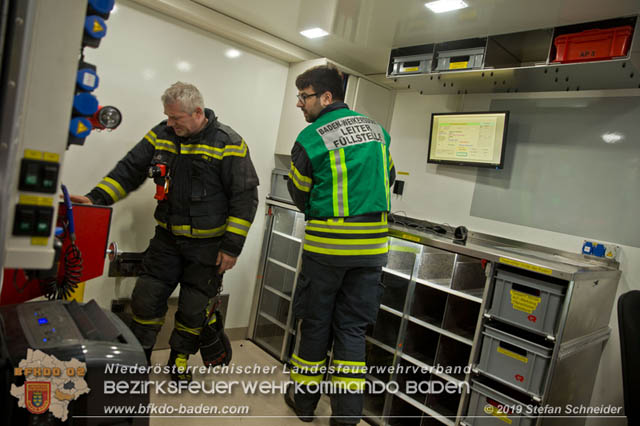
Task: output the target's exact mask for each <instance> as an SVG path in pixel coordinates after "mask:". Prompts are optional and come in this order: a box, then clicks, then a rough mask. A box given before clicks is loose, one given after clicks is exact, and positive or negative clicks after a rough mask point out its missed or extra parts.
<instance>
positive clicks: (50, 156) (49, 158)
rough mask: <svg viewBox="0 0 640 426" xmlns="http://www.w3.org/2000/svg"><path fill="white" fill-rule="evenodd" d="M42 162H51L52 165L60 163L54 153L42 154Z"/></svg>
mask: <svg viewBox="0 0 640 426" xmlns="http://www.w3.org/2000/svg"><path fill="white" fill-rule="evenodd" d="M44 161H51V162H52V163H59V162H60V154H56V153H55V152H45V153H44Z"/></svg>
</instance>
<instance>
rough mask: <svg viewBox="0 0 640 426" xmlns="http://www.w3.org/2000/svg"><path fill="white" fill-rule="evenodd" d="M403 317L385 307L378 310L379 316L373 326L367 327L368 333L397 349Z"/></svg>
mask: <svg viewBox="0 0 640 426" xmlns="http://www.w3.org/2000/svg"><path fill="white" fill-rule="evenodd" d="M401 321H402V318H400V317H399V316H397V315H395V314H392V313H390V312H387V311H385V310H383V309H380V310H378V318H377V319H376V323H375V325H373V326H370V327H369V328H368V329H367V335H368V336H371V337H372V338H374V339H376V340H377V341H379V342H380V343H382V344H384V345H387V346H389V347H390V348H393V349H395V347H396V343H397V341H398V334H399V332H400V322H401Z"/></svg>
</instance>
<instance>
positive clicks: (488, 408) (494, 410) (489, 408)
mask: <svg viewBox="0 0 640 426" xmlns="http://www.w3.org/2000/svg"><path fill="white" fill-rule="evenodd" d="M484 412H485V413H487V414H491V415H492V416H495V417H497V418H499V419H500V420H502V421H503V422H505V423H506V424H509V425H510V424H511V423H513V420H511V419H510V418H509V417H507V414H506V413H505V412H504V411H502V410H500V409H499V408H498V407H494V406H493V405H489V404H487V405H485V406H484Z"/></svg>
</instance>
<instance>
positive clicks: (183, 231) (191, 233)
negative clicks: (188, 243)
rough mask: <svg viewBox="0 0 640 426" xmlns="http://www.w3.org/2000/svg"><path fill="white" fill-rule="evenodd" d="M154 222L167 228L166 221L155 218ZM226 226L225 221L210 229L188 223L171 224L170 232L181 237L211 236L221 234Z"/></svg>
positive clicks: (219, 235)
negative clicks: (194, 226)
mask: <svg viewBox="0 0 640 426" xmlns="http://www.w3.org/2000/svg"><path fill="white" fill-rule="evenodd" d="M156 222H157V223H158V225H160V227H162V228H164V229H167V230H168V229H169V228H168V226H167V224H166V223H164V222H161V221H159V220H157V219H156ZM226 227H227V224H226V223H225V224H224V225H221V226H218V227H217V228H212V229H198V228H192V227H191V226H190V225H172V226H171V233H172V234H173V235H179V236H181V237H188V238H213V237H221V236H223V235H224V232H225V228H226Z"/></svg>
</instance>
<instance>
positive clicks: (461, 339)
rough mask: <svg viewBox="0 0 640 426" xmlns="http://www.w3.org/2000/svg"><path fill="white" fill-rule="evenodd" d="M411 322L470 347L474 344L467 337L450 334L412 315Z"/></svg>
mask: <svg viewBox="0 0 640 426" xmlns="http://www.w3.org/2000/svg"><path fill="white" fill-rule="evenodd" d="M409 321H411V322H412V323H414V324H418V325H420V326H422V327H424V328H428V329H429V330H432V331H435V332H436V333H439V334H443V335H445V336H447V337H450V338H452V339H454V340H457V341H458V342H460V343H464V344H465V345H469V346H471V345H473V342H472V341H471V340H470V339H467V338H466V337H462V336H459V335H457V334H455V333H452V332H450V331H449V330H445V329H444V328H440V327H436V326H435V325H433V324H429V323H428V322H426V321H422V320H421V319H418V318H416V317H413V316H411V315H409Z"/></svg>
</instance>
